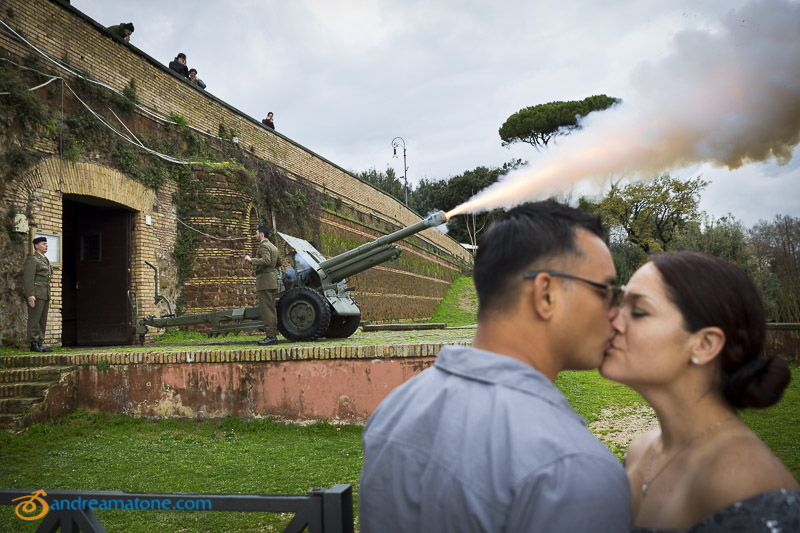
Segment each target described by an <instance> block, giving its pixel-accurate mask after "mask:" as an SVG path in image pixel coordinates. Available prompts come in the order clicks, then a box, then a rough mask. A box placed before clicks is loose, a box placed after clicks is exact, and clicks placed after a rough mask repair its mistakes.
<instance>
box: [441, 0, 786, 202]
mask: <svg viewBox="0 0 800 533" xmlns="http://www.w3.org/2000/svg"><path fill="white" fill-rule="evenodd" d="M672 48H673V50H672V52H671V53H670V55H669V56H667V57H666V58H664V59H663V60H660V61H659V62H658V63H645V64H642V65H640V66H639V67H637V68H636V69H635V70H634V72H633V93H632V94H631V95H630V96H628V97H626V98H624V99H623V101H622V103H621V104H618V105H615V106H614V107H612V108H610V109H608V110H605V111H602V112H596V113H592V114H590V115H588V116H587V117H585V118H584V119H583V120H582V121H581V125H582V129H581V130H579V131H577V132H575V133H573V134H572V135H570V136H568V137H564V138H562V139H563V140H562V141H561V144H559V145H556V146H552V147H551V148H550V149H548V150H547V151H545V152H543V153H541V154H538V155H537V156H536V159H535V161H533V162H532V163H531V164H529V165H527V166H526V167H524V168H523V169H521V170H519V171H517V172H513V173H511V174H508V175H507V176H506V177H505V179H503V180H502V181H500V182H498V183H496V184H494V185H492V186H491V187H488V188H487V189H485V190H484V191H482V192H480V193H478V194H477V195H476V196H475V197H473V198H472V199H471V200H469V201H468V202H466V203H464V204H462V205H461V206H459V207H457V208H455V209H454V210H452V211H450V212H449V213H448V214H447V216H448V217H450V216H453V215H455V214H458V213H463V212H477V211H483V210H487V209H493V208H495V207H508V206H512V205H515V204H518V203H520V202H523V201H525V200H527V199H530V198H532V197H534V196H541V195H543V194H550V193H554V192H557V191H559V190H563V189H565V188H567V187H569V186H570V185H572V184H574V183H576V182H578V181H580V180H582V179H585V178H590V177H595V178H596V177H606V176H612V175H613V176H627V177H640V178H652V177H654V176H655V175H657V174H659V173H662V172H664V171H668V170H671V169H677V168H683V167H686V166H689V165H692V164H696V163H701V162H711V163H713V164H716V165H719V166H727V167H728V168H730V169H735V168H738V167H740V166H741V165H744V164H746V163H748V162H755V161H764V160H767V159H769V158H772V157H774V158H775V159H776V160H777V161H778V163H779V164H786V163H788V162H789V160H790V159H791V157H792V148H793V147H794V146H795V145H797V144H798V142H800V4H798V3H794V2H788V1H785V0H759V1H755V2H751V3H749V4H747V5H745V6H743V7H742V8H741V9H738V10H735V11H734V10H731V11H730V12H729V13H728V14H727V15H725V16H723V17H722V19H721V28H720V30H719V31H718V32H716V33H712V32H706V31H683V32H681V33H679V34H677V35H676V36H675V38H674V41H673V43H672Z"/></svg>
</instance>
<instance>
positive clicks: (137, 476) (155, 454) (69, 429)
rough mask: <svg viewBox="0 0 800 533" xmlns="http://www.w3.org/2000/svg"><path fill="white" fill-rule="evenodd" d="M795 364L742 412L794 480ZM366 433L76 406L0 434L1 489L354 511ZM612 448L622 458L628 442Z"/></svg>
mask: <svg viewBox="0 0 800 533" xmlns="http://www.w3.org/2000/svg"><path fill="white" fill-rule="evenodd" d="M473 295H474V288H473V286H472V280H471V278H468V277H464V278H459V279H458V280H456V282H455V283H454V286H453V290H452V291H451V294H448V298H450V299H449V300H448V302H449V303H448V304H447V305H443V306H442V307H441V308H440V310H438V311H437V316H434V318H433V321H434V322H447V323H448V324H449V325H465V324H473V323H475V312H476V305H475V300H474V297H473ZM453 331H455V332H457V333H458V332H460V331H463V330H453ZM361 335H364V334H360V333H359V334H357V335H355V336H354V337H355V339H353V338H351V339H347V341H348V342H356V343H365V342H370V343H374V342H376V337H374V336H369V338H367V337H364V338H362V337H360V336H361ZM381 335H385V336H384V337H380V339H379V340H381V341H382V342H386V343H392V342H419V341H423V342H434V341H435V340H440V341H443V342H452V341H453V340H454V339H452V338H448V337H447V335H445V334H444V333H440V332H419V333H410V332H405V333H399V334H396V333H392V334H388V333H386V334H384V333H381ZM240 337H244V338H240ZM465 339H466V337H465ZM233 340H234V342H243V341H246V340H250V338H248V337H246V336H237V337H235V338H233ZM459 340H461V339H460V338H459ZM187 342H189V343H191V342H203V343H205V342H208V341H207V339H205V337H204V336H199V335H198V336H197V337H196V338H195V337H192V336H191V334H183V333H178V334H174V335H173V336H171V337H169V336H168V337H166V338H163V339H162V343H163V344H159V345H156V346H161V347H162V349H163V347H165V346H168V345H169V344H170V343H178V344H181V343H187ZM339 342H342V341H339ZM791 367H792V375H793V379H792V382H791V384H790V386H789V388H788V389H787V391H786V394H785V396H784V399H783V400H782V401H781V403H780V404H779V405H777V406H775V407H772V408H770V409H765V410H749V411H745V412H743V413H742V418H743V419H744V420H745V421H746V422H747V424H748V425H750V427H751V428H753V430H754V431H755V432H756V433H757V434H758V435H759V437H761V438H762V439H763V440H764V441H765V442H766V443H767V444H768V445H769V447H770V448H771V449H772V450H773V451H774V452H775V453H776V454H777V455H778V457H780V459H781V460H782V461H783V462H784V464H786V465H787V467H789V469H790V470H791V471H792V472H793V473H794V475H795V476H796V477H797V478H798V479H800V444H798V440H799V439H798V434H800V364H798V363H793V364H792V365H791ZM556 385H557V386H558V387H559V388H560V389H561V390H562V391H563V392H564V394H565V395H566V396H567V398H568V399H569V401H570V403H571V404H572V406H573V407H574V409H575V410H576V411H577V412H578V413H579V414H580V415H581V416H583V417H584V418H586V419H587V420H588V421H589V422H593V421H595V420H597V419H598V418H600V416H601V412H602V411H603V410H604V409H621V408H623V407H630V406H641V405H644V401H643V400H642V398H641V397H640V396H639V395H638V394H636V393H635V392H633V391H632V390H630V389H628V388H626V387H624V386H622V385H620V384H618V383H614V382H611V381H607V380H605V379H603V378H602V377H601V376H600V375H599V374H598V373H597V372H596V371H593V372H563V373H561V374H560V375H559V378H558V381H557V383H556ZM361 431H362V427H361V426H347V425H345V426H336V425H331V424H328V423H318V424H311V425H305V426H300V425H294V424H283V423H279V422H274V421H269V420H253V421H242V420H238V419H233V418H231V419H226V420H224V421H221V422H193V421H176V420H162V421H150V420H142V419H130V418H123V417H118V416H105V415H103V414H90V413H87V412H86V411H85V410H79V411H76V412H75V413H73V414H72V415H71V416H69V417H66V418H63V419H61V420H59V421H57V422H54V423H48V424H41V425H35V426H33V427H31V428H29V429H28V430H26V431H24V432H22V433H19V434H12V433H2V432H0V488H24V489H40V488H43V489H45V490H48V489H50V490H53V489H65V490H66V489H72V490H112V491H131V492H200V493H242V494H305V493H306V492H307V491H308V490H309V489H311V488H312V487H329V486H331V485H335V484H337V483H349V484H351V485H353V490H354V500H355V505H356V513H357V508H358V507H357V506H358V480H359V475H360V473H361V465H362V461H363V457H362V452H361ZM612 451H613V452H614V453H615V454H616V455H617V457H621V455H622V453H623V452H624V449H622V448H620V447H615V448H612ZM98 516H99V517H100V520H101V522H102V523H103V525H104V526H105V528H106V529H107V530H108V531H114V532H118V531H119V532H136V533H138V532H141V531H148V532H161V531H163V532H175V531H193V532H194V531H208V532H223V531H248V532H249V531H281V530H282V529H283V527H284V526H285V525H286V524H287V523H288V522H289V520H290V519H291V516H284V515H273V514H266V513H227V512H226V513H217V512H213V511H205V512H203V511H200V512H177V511H173V512H168V511H100V512H98ZM39 523H40V521H35V522H34V521H32V522H23V521H22V520H20V519H19V518H17V517H16V516H15V515H14V507H12V506H0V531H3V532H5V531H21V532H26V531H35V529H36V527H37V526H38V524H39Z"/></svg>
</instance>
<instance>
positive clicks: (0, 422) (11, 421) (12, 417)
mask: <svg viewBox="0 0 800 533" xmlns="http://www.w3.org/2000/svg"><path fill="white" fill-rule="evenodd" d="M21 416H22V415H20V414H10V413H0V430H6V429H16V428H17V422H18V420H19V418H20V417H21Z"/></svg>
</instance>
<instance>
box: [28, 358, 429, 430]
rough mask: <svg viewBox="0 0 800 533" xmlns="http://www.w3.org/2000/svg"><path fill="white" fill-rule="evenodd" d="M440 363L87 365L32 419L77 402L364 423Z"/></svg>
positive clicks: (143, 410)
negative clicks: (412, 380)
mask: <svg viewBox="0 0 800 533" xmlns="http://www.w3.org/2000/svg"><path fill="white" fill-rule="evenodd" d="M434 360H435V357H415V358H409V359H406V358H403V359H355V360H353V359H344V360H309V361H279V362H258V363H249V362H248V363H182V364H128V365H114V366H112V367H111V368H110V369H109V370H108V371H105V372H103V371H100V370H98V369H97V367H95V366H90V367H82V368H79V369H77V370H75V371H73V372H72V373H71V374H70V375H69V376H67V377H66V378H65V379H63V380H62V381H61V383H59V384H58V385H56V386H55V387H53V388H51V389H50V391H49V392H48V395H47V399H46V401H45V404H44V406H43V408H42V409H41V410H39V411H38V412H36V413H34V414H32V415H31V416H30V417H29V422H35V421H41V420H46V419H53V418H57V417H59V416H62V415H63V414H66V413H68V412H71V411H72V410H74V409H76V408H77V407H86V408H87V409H90V410H100V409H102V410H104V411H105V412H107V413H117V414H122V415H127V416H144V417H159V418H192V419H218V418H222V417H226V416H230V415H233V416H237V417H242V418H256V417H260V416H273V417H282V418H286V419H291V420H341V421H347V422H364V421H365V420H366V419H367V418H368V417H369V415H370V414H371V413H372V412H373V411H374V410H375V408H376V407H377V406H378V404H379V403H380V402H381V401H382V400H383V398H385V397H386V395H387V394H389V392H391V390H392V389H394V388H395V387H397V386H398V385H400V384H402V383H403V382H405V381H406V380H408V379H410V378H411V377H413V376H415V375H417V374H419V373H420V372H421V371H422V370H424V369H426V368H428V367H430V366H431V365H432V364H433V362H434Z"/></svg>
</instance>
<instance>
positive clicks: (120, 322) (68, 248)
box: [62, 194, 133, 346]
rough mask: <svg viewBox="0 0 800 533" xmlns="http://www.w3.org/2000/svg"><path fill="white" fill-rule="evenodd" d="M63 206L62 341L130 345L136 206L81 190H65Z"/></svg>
mask: <svg viewBox="0 0 800 533" xmlns="http://www.w3.org/2000/svg"><path fill="white" fill-rule="evenodd" d="M62 209H63V210H62V215H63V218H62V228H63V239H64V240H63V266H62V268H63V274H62V276H63V277H62V297H63V308H62V344H63V345H65V346H98V345H114V344H130V343H131V342H132V340H133V324H132V322H131V321H132V316H131V315H132V312H131V305H130V303H129V300H128V290H129V288H130V287H131V268H130V267H131V264H130V262H131V230H132V217H133V211H131V210H130V209H129V208H127V207H125V206H123V205H120V204H117V203H115V202H112V201H110V200H105V199H103V198H97V197H92V196H83V195H77V194H65V195H64V196H63V207H62Z"/></svg>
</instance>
